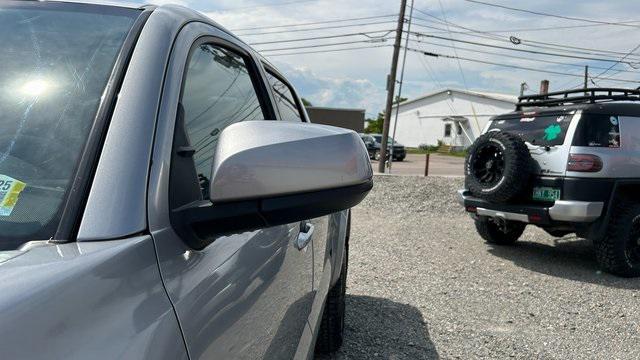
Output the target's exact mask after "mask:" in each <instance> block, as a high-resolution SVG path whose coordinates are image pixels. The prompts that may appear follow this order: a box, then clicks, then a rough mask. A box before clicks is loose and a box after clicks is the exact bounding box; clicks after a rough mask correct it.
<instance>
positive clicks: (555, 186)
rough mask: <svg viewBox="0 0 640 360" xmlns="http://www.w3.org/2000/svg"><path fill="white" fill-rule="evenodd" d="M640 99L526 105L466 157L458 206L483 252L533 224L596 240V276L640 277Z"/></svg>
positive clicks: (591, 97) (540, 100)
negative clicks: (603, 272)
mask: <svg viewBox="0 0 640 360" xmlns="http://www.w3.org/2000/svg"><path fill="white" fill-rule="evenodd" d="M633 101H640V91H638V90H627V89H614V88H595V89H587V90H585V89H581V90H570V91H564V92H555V93H549V94H545V95H532V96H524V97H520V99H519V103H518V104H517V106H516V111H514V112H512V113H508V114H504V115H500V116H496V117H494V118H493V119H492V120H491V121H490V122H489V124H488V125H487V127H486V128H485V131H484V134H483V135H481V136H480V137H479V138H478V139H476V141H475V142H474V143H473V145H472V146H471V147H470V148H469V153H468V155H467V157H466V160H465V176H466V177H465V187H466V189H464V190H460V191H459V193H458V195H459V200H460V203H461V204H462V205H464V207H465V209H466V211H467V212H468V213H469V214H471V216H472V217H473V218H474V219H475V224H476V228H477V231H478V233H479V234H480V236H481V237H482V238H484V239H485V240H486V241H487V242H489V243H493V244H498V245H508V244H513V243H514V242H515V241H516V240H518V238H519V237H520V236H521V235H522V233H523V231H524V229H525V226H526V225H527V224H531V225H536V226H538V227H541V228H542V229H544V230H545V231H546V232H548V233H549V234H551V235H552V236H557V237H561V236H564V235H566V234H569V233H575V234H577V235H578V236H580V237H584V238H588V239H590V240H592V242H593V244H594V246H595V250H596V256H597V260H598V262H599V264H600V266H601V267H602V268H603V269H604V270H606V271H608V272H611V273H613V274H616V275H620V276H626V277H632V276H640V104H634V103H632V102H633Z"/></svg>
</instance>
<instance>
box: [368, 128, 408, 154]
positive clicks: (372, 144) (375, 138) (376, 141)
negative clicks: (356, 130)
mask: <svg viewBox="0 0 640 360" xmlns="http://www.w3.org/2000/svg"><path fill="white" fill-rule="evenodd" d="M360 137H361V138H362V141H363V142H364V144H365V145H366V147H367V152H368V153H369V158H371V159H374V160H376V161H377V160H380V149H381V148H382V135H380V134H360ZM392 140H393V139H392V138H391V137H389V139H388V140H387V157H390V156H391V154H392V153H393V161H403V160H404V159H405V158H406V157H407V151H406V149H405V148H404V146H403V145H402V144H400V143H397V142H393V141H392ZM392 143H394V144H393V152H392V151H391V144H392Z"/></svg>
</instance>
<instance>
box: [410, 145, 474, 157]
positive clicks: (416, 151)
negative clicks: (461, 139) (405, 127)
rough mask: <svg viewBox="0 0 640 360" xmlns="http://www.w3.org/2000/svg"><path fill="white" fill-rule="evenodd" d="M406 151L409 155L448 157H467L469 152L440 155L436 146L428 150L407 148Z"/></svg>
mask: <svg viewBox="0 0 640 360" xmlns="http://www.w3.org/2000/svg"><path fill="white" fill-rule="evenodd" d="M405 150H406V151H407V154H423V155H424V154H440V155H446V156H455V157H461V158H463V157H465V156H467V151H466V150H463V151H452V152H448V153H439V152H438V147H437V146H434V147H431V146H430V147H428V148H410V147H408V148H405Z"/></svg>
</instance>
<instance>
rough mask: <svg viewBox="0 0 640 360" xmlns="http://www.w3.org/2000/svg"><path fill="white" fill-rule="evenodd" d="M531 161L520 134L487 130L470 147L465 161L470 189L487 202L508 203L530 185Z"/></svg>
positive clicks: (466, 179)
mask: <svg viewBox="0 0 640 360" xmlns="http://www.w3.org/2000/svg"><path fill="white" fill-rule="evenodd" d="M531 164H532V159H531V154H530V153H529V149H528V148H527V145H526V144H525V143H524V141H523V140H522V139H521V138H520V137H518V136H516V135H513V134H509V133H505V132H501V131H491V132H488V133H486V134H484V135H481V136H480V137H479V138H477V139H476V141H475V142H474V143H473V144H472V145H471V147H470V148H469V153H468V154H467V157H466V159H465V163H464V173H465V183H466V186H467V189H469V191H470V192H471V194H473V195H474V196H477V197H479V198H482V199H485V200H488V201H494V202H503V203H504V202H507V201H509V200H512V199H514V198H516V197H518V196H519V195H521V194H522V193H523V192H524V191H525V190H526V189H527V188H528V187H529V183H530V178H531Z"/></svg>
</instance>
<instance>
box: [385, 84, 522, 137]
mask: <svg viewBox="0 0 640 360" xmlns="http://www.w3.org/2000/svg"><path fill="white" fill-rule="evenodd" d="M517 100H518V97H517V96H512V95H506V94H496V93H488V92H478V91H467V90H457V89H445V90H441V91H437V92H433V93H430V94H426V95H424V96H420V97H418V98H415V99H412V100H407V101H405V102H403V103H401V104H400V106H399V108H400V110H399V115H398V129H397V130H396V132H395V139H396V141H398V142H399V143H401V144H403V145H404V146H408V147H418V146H420V145H423V144H425V145H437V144H438V141H441V142H443V143H444V144H445V145H451V146H452V147H463V148H464V147H467V146H469V145H471V143H472V142H473V140H475V138H476V137H477V136H478V135H479V134H480V133H481V132H482V129H483V128H484V126H485V125H486V124H487V122H488V121H489V118H491V117H492V116H495V115H499V114H504V113H507V112H511V111H514V110H515V104H516V102H517ZM397 110H398V105H395V106H394V107H393V109H392V111H391V128H390V131H389V134H390V135H391V134H393V133H394V132H393V130H394V120H395V115H396V111H397Z"/></svg>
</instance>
